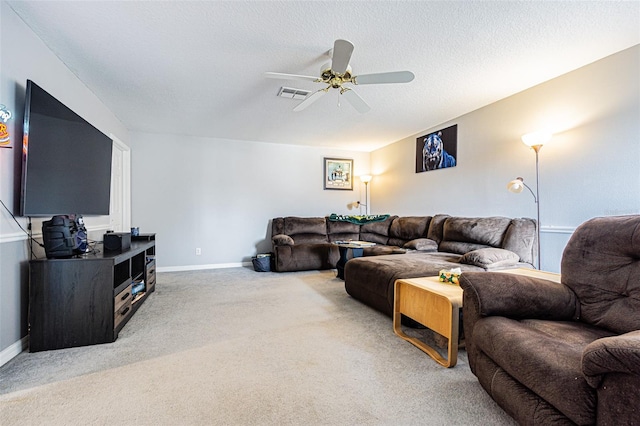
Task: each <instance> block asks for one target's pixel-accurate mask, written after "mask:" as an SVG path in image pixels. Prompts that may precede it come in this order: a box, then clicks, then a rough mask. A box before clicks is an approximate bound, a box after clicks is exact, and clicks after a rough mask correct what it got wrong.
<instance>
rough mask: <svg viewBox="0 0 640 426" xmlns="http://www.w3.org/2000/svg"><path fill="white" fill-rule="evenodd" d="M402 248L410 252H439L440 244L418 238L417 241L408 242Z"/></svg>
mask: <svg viewBox="0 0 640 426" xmlns="http://www.w3.org/2000/svg"><path fill="white" fill-rule="evenodd" d="M402 247H403V248H406V249H409V250H420V251H438V243H436V242H435V241H433V240H430V239H429V238H416V239H415V240H411V241H407V242H406V243H404V245H403V246H402Z"/></svg>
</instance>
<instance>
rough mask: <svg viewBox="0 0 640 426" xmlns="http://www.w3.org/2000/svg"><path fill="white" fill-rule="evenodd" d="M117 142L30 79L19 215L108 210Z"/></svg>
mask: <svg viewBox="0 0 640 426" xmlns="http://www.w3.org/2000/svg"><path fill="white" fill-rule="evenodd" d="M112 146H113V142H112V140H111V139H110V138H109V137H107V136H106V135H105V134H104V133H102V132H101V131H99V130H98V129H96V128H95V127H93V126H92V125H91V124H89V123H88V122H87V121H85V120H84V119H83V118H82V117H80V116H79V115H78V114H76V113H75V112H73V111H72V110H71V109H69V108H68V107H66V106H65V105H64V104H62V102H60V101H59V100H57V99H56V98H54V97H53V96H51V95H50V94H49V93H47V92H46V91H45V90H44V89H42V88H41V87H40V86H38V85H37V84H35V83H34V82H33V81H31V80H27V93H26V98H25V111H24V138H23V152H22V184H21V194H20V195H21V197H20V213H19V214H20V215H21V216H34V217H45V216H54V215H68V214H80V215H86V216H92V215H93V216H98V215H108V214H109V201H110V195H111V150H112Z"/></svg>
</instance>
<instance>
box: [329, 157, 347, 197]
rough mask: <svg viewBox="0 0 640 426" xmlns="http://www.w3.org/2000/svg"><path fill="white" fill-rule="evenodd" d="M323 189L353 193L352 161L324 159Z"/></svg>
mask: <svg viewBox="0 0 640 426" xmlns="http://www.w3.org/2000/svg"><path fill="white" fill-rule="evenodd" d="M324 189H342V190H349V191H353V160H350V159H344V158H325V159H324Z"/></svg>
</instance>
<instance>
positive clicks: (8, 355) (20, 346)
mask: <svg viewBox="0 0 640 426" xmlns="http://www.w3.org/2000/svg"><path fill="white" fill-rule="evenodd" d="M28 346H29V336H24V337H23V338H22V339H20V340H18V341H17V342H15V343H14V344H13V345H11V346H9V347H8V348H7V349H5V350H3V351H2V352H0V367H2V366H3V365H5V364H6V363H8V362H9V361H11V360H12V359H13V358H15V357H16V356H18V355H19V354H20V353H21V352H22V351H24V350H26V349H27V347H28Z"/></svg>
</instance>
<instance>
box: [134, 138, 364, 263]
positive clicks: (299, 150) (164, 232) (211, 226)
mask: <svg viewBox="0 0 640 426" xmlns="http://www.w3.org/2000/svg"><path fill="white" fill-rule="evenodd" d="M130 145H131V148H132V186H133V190H132V226H138V227H140V232H155V233H156V234H157V241H158V245H157V250H158V267H159V269H160V270H163V269H164V270H167V269H173V270H175V269H187V268H205V267H219V266H229V265H240V264H241V263H242V262H249V261H250V258H251V256H254V255H255V254H257V253H263V252H269V251H271V241H270V232H271V231H270V220H271V219H272V218H274V217H279V216H325V215H329V214H331V213H352V214H353V213H355V212H354V211H349V210H348V209H347V204H349V203H351V202H353V201H357V200H360V199H362V201H364V192H362V193H361V192H360V191H364V185H362V184H360V182H359V180H358V179H356V181H355V184H354V191H342V190H324V189H323V174H324V169H323V167H324V160H323V158H324V157H337V158H351V159H353V160H354V174H355V175H356V176H359V175H361V174H366V173H368V172H369V157H370V155H369V153H364V152H353V151H340V150H336V149H326V148H311V147H301V146H291V145H280V144H266V143H259V142H246V141H242V142H241V141H233V140H223V139H212V138H199V137H191V136H176V135H159V134H149V133H135V132H132V133H131V143H130ZM196 248H201V249H202V255H200V256H196V255H195V249H196Z"/></svg>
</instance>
